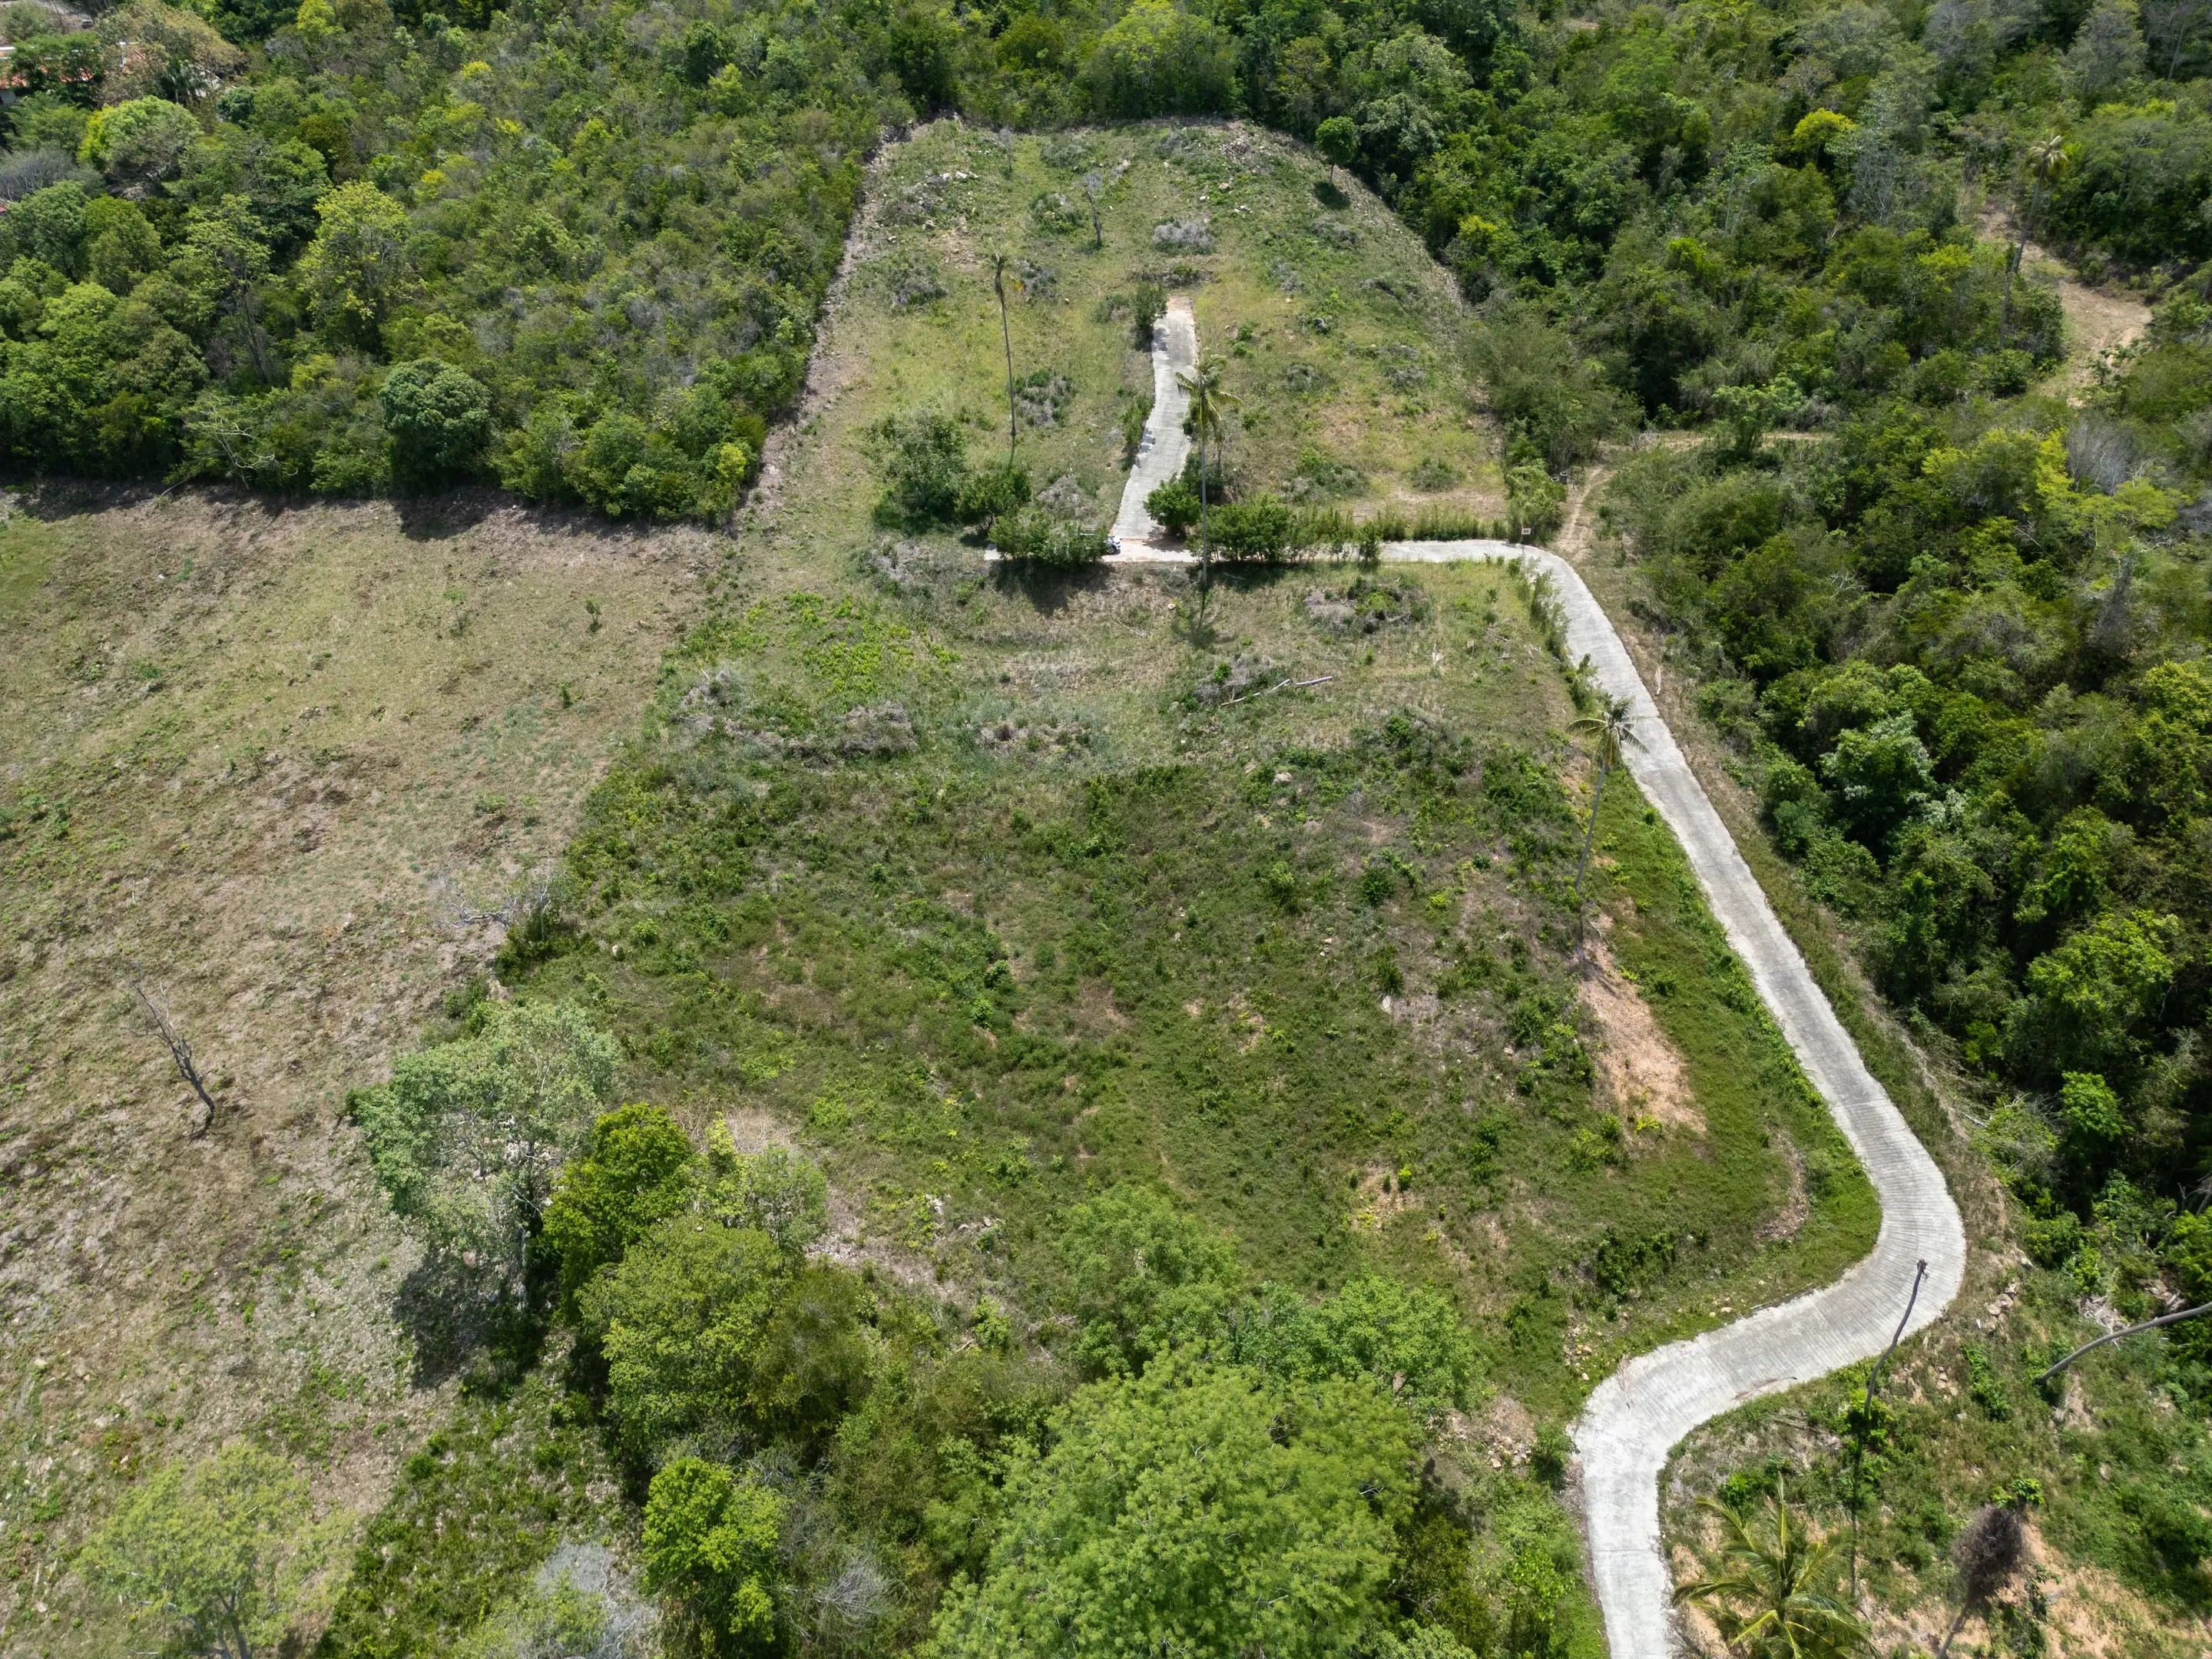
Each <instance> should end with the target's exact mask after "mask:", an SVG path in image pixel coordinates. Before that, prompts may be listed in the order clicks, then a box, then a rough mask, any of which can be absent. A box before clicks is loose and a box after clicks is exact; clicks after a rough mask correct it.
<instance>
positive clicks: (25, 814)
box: [0, 487, 715, 1652]
mask: <svg viewBox="0 0 2212 1659" xmlns="http://www.w3.org/2000/svg"><path fill="white" fill-rule="evenodd" d="M447 507H448V509H449V510H450V511H451V512H452V513H453V517H452V518H450V519H449V520H440V519H439V518H437V517H435V516H434V515H431V514H428V513H422V512H416V513H410V516H409V517H407V518H406V519H404V520H403V519H401V518H400V517H399V516H398V515H397V514H396V513H394V512H393V510H392V509H391V508H389V507H314V508H305V509H288V508H283V507H272V506H269V505H266V504H262V503H250V504H239V503H234V502H228V501H221V500H214V499H209V498H204V497H195V496H191V495H185V496H167V497H163V498H161V499H158V500H155V499H149V498H146V497H142V496H137V495H129V496H119V497H118V496H117V495H100V494H84V493H77V494H72V493H71V492H70V491H69V490H68V489H64V488H62V487H55V488H52V489H46V490H43V491H40V492H38V493H37V494H35V495H32V496H30V497H28V498H25V497H22V496H15V497H10V498H9V509H8V516H7V519H6V522H5V526H4V528H0V637H4V638H5V639H6V641H8V645H7V668H6V671H5V672H4V673H0V935H4V937H5V939H6V941H7V943H6V947H5V954H4V956H0V1105H4V1111H0V1118H4V1122H0V1228H4V1230H5V1233H6V1238H7V1247H6V1252H5V1258H4V1266H0V1287H4V1288H0V1297H4V1300H0V1323H4V1324H5V1326H6V1328H7V1330H8V1336H7V1340H6V1341H5V1342H4V1344H0V1389H4V1390H5V1392H6V1394H7V1397H8V1398H9V1399H10V1400H12V1401H16V1402H18V1404H17V1407H16V1408H15V1409H16V1412H17V1415H16V1417H15V1419H14V1420H15V1427H14V1428H13V1429H12V1430H11V1433H12V1434H13V1435H14V1436H15V1439H14V1442H13V1444H14V1448H15V1449H14V1451H13V1452H12V1453H11V1455H10V1459H9V1463H8V1465H7V1473H6V1476H5V1480H4V1486H0V1524H4V1528H5V1531H4V1536H5V1537H6V1538H7V1540H8V1547H9V1551H10V1552H11V1553H12V1555H13V1564H14V1566H13V1571H12V1572H11V1574H10V1575H9V1578H8V1579H7V1581H6V1582H5V1583H0V1621H4V1625H5V1629H6V1632H7V1642H6V1645H8V1646H9V1648H10V1650H15V1648H16V1647H17V1646H18V1645H19V1644H29V1643H31V1642H33V1640H34V1639H35V1640H38V1641H41V1642H51V1643H52V1644H53V1645H54V1647H55V1650H56V1651H58V1652H69V1651H77V1650H82V1651H102V1652H109V1651H113V1650H115V1645H116V1642H114V1641H111V1640H110V1638H112V1637H113V1636H114V1631H113V1629H112V1627H110V1626H107V1625H106V1624H105V1623H104V1622H103V1620H102V1619H101V1618H100V1616H98V1610H96V1609H94V1608H91V1607H87V1606H85V1605H84V1604H83V1603H82V1601H80V1600H79V1597H78V1594H77V1591H76V1588H75V1583H74V1580H73V1579H71V1578H70V1576H69V1565H68V1564H69V1561H70V1556H71V1553H72V1552H73V1550H74V1548H75V1546H76V1542H77V1541H79V1540H80V1539H82V1536H83V1535H84V1534H85V1532H86V1530H87V1529H88V1527H89V1526H90V1525H91V1524H92V1523H93V1522H95V1521H96V1520H97V1519H98V1518H99V1517H100V1515H101V1514H102V1513H104V1512H105V1510H106V1508H107V1507H108V1505H109V1504H111V1503H112V1499H113V1497H114V1495H115V1494H116V1493H117V1492H118V1491H120V1490H121V1489H122V1487H123V1486H124V1485H125V1483H127V1482H129V1481H131V1480H134V1479H136V1478H137V1476H138V1475H139V1474H141V1473H142V1472H143V1471H144V1470H147V1469H149V1468H155V1467H158V1466H159V1465H160V1464H161V1463H163V1462H167V1461H169V1460H171V1459H185V1460H188V1461H189V1460H191V1459H192V1458H195V1457H197V1456H199V1455H204V1454H205V1453H206V1452H207V1451H208V1450H210V1449H212V1448H213V1447H214V1446H216V1445H217V1444H220V1443H222V1442H223V1441H224V1440H225V1439H227V1438H228V1437H231V1436H233V1435H235V1434H238V1433H240V1432H253V1433H258V1434H262V1435H264V1436H265V1437H269V1438H270V1439H272V1440H273V1441H274V1443H276V1444H278V1445H279V1446H281V1447H283V1449H286V1450H288V1451H290V1452H292V1453H294V1454H295V1455H298V1456H300V1457H301V1458H302V1459H304V1460H305V1461H306V1463H307V1467H308V1468H310V1469H312V1470H313V1474H314V1479H315V1486H316V1490H317V1494H318V1497H319V1499H321V1500H322V1501H323V1502H325V1504H329V1505H331V1506H333V1507H335V1508H336V1509H337V1510H340V1511H344V1510H353V1511H356V1512H357V1511H359V1510H365V1509H373V1508H374V1507H375V1505H376V1504H379V1503H380V1502H381V1501H382V1498H383V1495H384V1492H385V1490H386V1486H387V1484H388V1482H389V1480H390V1479H391V1473H392V1468H393V1466H394V1464H395V1463H396V1462H397V1461H398V1458H400V1457H401V1456H404V1455H405V1453H406V1451H407V1449H409V1447H410V1445H411V1444H412V1443H414V1442H415V1441H416V1439H417V1438H418V1437H419V1436H420V1435H421V1433H422V1432H423V1431H424V1430H425V1428H426V1427H427V1425H428V1424H429V1423H431V1422H433V1421H435V1419H436V1418H437V1417H438V1416H439V1415H440V1414H441V1413H442V1412H443V1411H444V1409H445V1406H446V1399H445V1396H444V1395H442V1394H441V1393H440V1392H438V1391H437V1390H435V1389H434V1388H427V1387H425V1386H423V1385H424V1384H426V1383H435V1380H436V1372H435V1367H431V1366H427V1365H426V1364H422V1363H417V1362H418V1361H427V1360H428V1358H429V1357H428V1356H425V1355H410V1346H409V1337H408V1333H407V1328H406V1327H405V1325H404V1322H403V1323H395V1322H394V1319H393V1316H392V1315H393V1310H394V1308H395V1305H396V1303H395V1298H398V1297H400V1296H401V1293H402V1291H403V1290H404V1287H405V1285H406V1283H407V1277H406V1276H407V1274H408V1273H409V1272H410V1269H411V1267H412V1265H413V1262H414V1260H415V1256H414V1252H413V1250H412V1249H411V1247H410V1246H409V1245H408V1244H407V1243H405V1241H404V1239H402V1238H401V1237H400V1236H399V1235H398V1231H397V1229H395V1228H394V1227H392V1225H391V1224H390V1222H389V1220H388V1218H386V1214H385V1210H384V1206H383V1202H382V1200H381V1198H380V1196H379V1195H378V1194H376V1193H375V1192H374V1188H372V1187H371V1186H370V1184H369V1183H368V1182H367V1181H366V1180H365V1179H363V1178H362V1173H361V1171H360V1170H358V1168H357V1167H356V1166H355V1165H354V1164H351V1163H350V1162H349V1159H348V1158H347V1157H346V1156H345V1148H346V1146H347V1139H346V1137H345V1136H344V1134H343V1132H342V1131H341V1130H340V1129H339V1128H338V1127H337V1117H338V1115H339V1112H340V1110H341V1109H342V1107H343V1097H344V1091H345V1089H346V1087H347V1086H349V1085H350V1084H353V1083H357V1082H359V1081H360V1080H362V1079H363V1078H364V1077H365V1076H373V1075H375V1074H377V1073H379V1072H380V1070H381V1068H382V1067H383V1066H386V1064H387V1063H388V1061H389V1058H390V1056H391V1055H392V1054H394V1053H396V1052H399V1051H401V1050H403V1049H404V1048H406V1047H408V1046H410V1045H411V1044H412V1043H413V1042H416V1041H417V1040H418V1037H419V1034H420V1032H421V1030H422V1027H423V1025H424V1024H425V1022H426V1021H428V1020H431V1019H433V1018H435V1015H436V1012H437V1009H438V1006H439V1000H440V999H441V996H442V995H444V994H445V993H446V992H447V990H449V989H450V988H451V987H453V985H454V984H456V983H457V982H459V980H461V979H462V978H464V977H465V975H466V973H467V971H468V970H469V969H470V968H471V967H472V966H473V965H475V964H477V963H481V962H482V961H483V960H484V958H485V957H487V956H488V954H489V951H490V948H491V945H492V943H493V942H494V940H495V937H496V935H495V931H494V929H493V927H492V926H491V925H490V923H489V921H486V920H485V919H484V918H483V916H482V915H481V914H480V913H482V912H483V911H486V910H489V909H493V908H498V907H500V906H501V905H502V904H504V903H505V902H507V900H508V899H509V898H510V897H511V896H512V894H513V890H514V889H515V888H516V886H517V884H519V883H520V882H522V881H523V880H524V879H525V878H526V876H527V874H528V873H529V872H532V871H533V870H537V871H544V870H545V869H548V868H550V866H551V865H552V863H553V862H554V861H555V860H556V859H557V856H558V854H559V852H560V849H561V848H562V846H563V844H564V843H565V842H567V840H568V836H569V835H570V834H571V833H572V832H573V829H574V825H575V823H576V809H577V806H578V804H579V802H580V799H581V798H582V796H583V794H584V793H585V792H586V789H587V788H588V787H590V785H591V782H592V779H593V778H594V777H595V776H596V775H597V773H598V769H599V765H600V763H602V761H603V760H604V757H605V755H606V753H607V752H608V750H610V749H611V747H613V746H614V745H615V744H617V743H618V742H619V741H620V739H621V738H622V736H623V734H624V733H626V732H630V731H634V730H635V725H634V722H635V717H636V710H637V706H638V703H639V702H640V700H641V698H642V697H644V696H646V695H647V692H648V690H649V689H650V687H651V686H652V684H653V679H654V676H655V674H656V673H657V672H658V671H659V660H660V656H661V653H662V652H663V650H664V649H665V647H666V645H667V643H668V641H669V640H670V638H671V633H672V632H673V631H675V630H676V629H678V628H680V627H681V626H682V625H683V618H684V617H686V616H687V614H688V613H689V612H690V607H691V605H692V604H693V603H694V599H695V596H696V594H697V592H699V590H700V588H701V586H703V585H704V582H703V580H702V579H708V578H711V577H712V575H713V574H714V570H715V551H714V543H713V542H712V541H710V540H709V538H706V537H704V536H703V535H700V534H697V533H693V532H687V533H685V534H684V535H681V536H677V537H672V538H671V537H669V536H665V535H664V536H660V537H653V538H641V537H634V536H629V535H625V534H611V533H609V532H605V530H604V529H602V528H600V527H599V526H589V525H586V526H577V527H563V526H560V525H558V524H547V523H543V522H538V523H533V522H532V521H529V520H522V519H520V518H518V517H517V516H515V515H514V514H513V513H511V512H510V511H509V510H507V509H504V508H501V507H497V505H496V504H495V503H494V502H490V501H481V502H477V503H473V504H471V503H467V502H456V503H449V504H447ZM134 965H135V969H136V970H137V971H141V972H143V975H144V982H145V985H146V987H147V989H148V990H149V992H151V993H152V994H154V995H155V997H156V998H158V999H159V1000H161V1002H162V1003H163V1004H164V1005H165V1006H167V1009H168V1010H169V1012H171V1014H172V1015H173V1017H174V1018H175V1020H176V1022H177V1024H178V1025H179V1028H180V1030H182V1031H183V1032H184V1033H185V1036H187V1037H188V1038H189V1039H190V1040H191V1042H192V1044H193V1046H194V1048H195V1050H196V1052H197V1056H198V1058H199V1060H200V1062H201V1064H202V1066H204V1068H205V1070H206V1073H207V1074H208V1077H209V1079H210V1081H211V1083H213V1085H215V1091H216V1099H217V1102H218V1103H219V1107H220V1109H219V1111H218V1112H217V1114H216V1119H215V1121H214V1123H213V1125H212V1127H209V1128H208V1129H207V1130H206V1132H205V1133H204V1134H202V1135H200V1136H199V1137H198V1138H194V1137H193V1136H192V1134H191V1129H192V1127H194V1125H193V1122H192V1120H191V1115H190V1113H189V1110H188V1109H189V1108H191V1106H192V1105H193V1104H194V1102H193V1098H192V1097H191V1093H190V1091H188V1090H186V1089H185V1086H184V1085H182V1084H181V1083H180V1082H179V1080H178V1079H177V1075H176V1073H175V1072H174V1071H173V1069H172V1068H171V1067H170V1065H169V1061H168V1058H167V1054H166V1053H165V1052H164V1051H163V1049H162V1048H161V1046H160V1043H159V1040H158V1039H157V1037H156V1036H155V1034H154V1032H153V1030H151V1028H150V1027H149V1024H147V1023H146V1021H145V1019H144V1018H143V1014H142V1013H141V1012H138V1011H137V1010H136V1009H135V1008H134V1007H133V1006H132V1005H131V999H130V997H129V994H128V992H127V990H126V988H125V981H126V979H127V977H128V976H129V975H130V974H131V972H132V971H133V970H134ZM397 1305H399V1306H401V1307H403V1308H404V1301H401V1302H399V1303H398V1304H397ZM40 1601H43V1602H45V1603H46V1605H47V1607H48V1609H49V1616H48V1617H47V1618H45V1619H41V1618H40V1617H39V1616H38V1615H37V1613H35V1610H34V1604H35V1603H37V1602H40ZM80 1612H82V1613H88V1614H93V1615H94V1616H93V1617H92V1618H90V1619H89V1620H88V1624H87V1626H86V1628H85V1629H84V1630H82V1632H74V1633H72V1632H71V1629H70V1623H69V1621H70V1619H72V1618H74V1617H76V1615H77V1614H78V1613H80ZM41 1627H43V1628H41ZM33 1632H38V1634H37V1635H36V1636H35V1638H34V1636H33ZM119 1639H120V1638H116V1640H117V1641H119ZM72 1644H76V1646H74V1647H73V1646H72Z"/></svg>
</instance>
